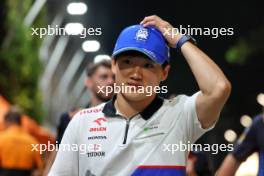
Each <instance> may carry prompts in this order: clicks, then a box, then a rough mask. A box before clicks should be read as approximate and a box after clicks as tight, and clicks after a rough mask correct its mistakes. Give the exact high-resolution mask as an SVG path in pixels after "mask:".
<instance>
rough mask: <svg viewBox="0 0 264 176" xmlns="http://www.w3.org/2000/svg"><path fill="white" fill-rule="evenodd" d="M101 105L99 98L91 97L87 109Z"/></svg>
mask: <svg viewBox="0 0 264 176" xmlns="http://www.w3.org/2000/svg"><path fill="white" fill-rule="evenodd" d="M101 103H103V102H102V101H101V100H100V99H99V98H97V97H96V96H95V95H92V97H91V101H90V103H89V107H95V106H97V105H99V104H101Z"/></svg>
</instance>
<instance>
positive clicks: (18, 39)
mask: <svg viewBox="0 0 264 176" xmlns="http://www.w3.org/2000/svg"><path fill="white" fill-rule="evenodd" d="M36 2H37V0H36V1H33V0H25V1H19V0H16V1H15V0H2V1H1V2H0V44H1V50H0V67H1V69H0V95H1V96H3V97H4V98H5V99H6V100H7V101H9V102H10V103H12V104H19V105H20V106H21V107H22V108H23V109H24V110H25V112H26V113H27V114H28V115H30V116H31V117H32V118H34V119H36V120H37V121H38V123H40V124H41V125H43V126H45V127H46V128H47V129H49V130H51V131H52V132H53V133H54V127H55V126H56V123H57V121H58V118H59V115H60V113H61V112H64V111H66V110H67V109H69V108H70V107H71V106H72V105H73V104H74V105H75V104H77V105H80V106H83V105H85V103H87V102H88V100H89V95H88V94H87V93H86V92H85V88H84V86H83V85H81V84H82V83H81V84H80V85H81V86H80V87H79V88H75V87H74V86H75V85H79V83H78V82H77V80H79V79H81V78H82V76H81V75H82V73H83V70H84V68H85V66H86V65H87V63H92V62H93V58H94V57H95V56H96V55H98V54H107V55H111V53H112V50H113V47H114V44H115V41H116V38H117V37H118V35H119V33H120V32H121V30H122V29H123V28H124V27H126V26H129V25H132V24H137V23H139V22H140V21H141V20H142V19H143V18H144V17H145V16H148V15H153V14H155V15H158V16H160V17H161V18H163V19H164V20H166V21H168V22H169V23H170V24H172V25H173V26H174V27H179V25H182V26H183V27H185V28H187V25H190V27H193V28H210V29H212V28H233V32H234V35H222V36H221V35H219V36H218V38H212V35H208V36H205V35H202V36H199V35H197V36H193V37H194V38H195V39H196V40H197V43H198V46H199V48H201V49H202V50H203V51H204V52H205V53H206V54H208V55H209V56H210V57H211V58H212V59H213V60H214V61H215V62H216V63H217V64H218V65H219V67H220V68H221V69H222V70H223V72H224V73H225V75H226V76H227V78H228V79H229V80H230V82H231V84H232V93H231V96H230V98H229V100H228V102H227V104H226V105H225V107H224V110H223V112H222V114H221V118H220V120H219V122H218V123H217V125H216V127H215V128H214V129H213V130H212V131H210V132H208V133H206V135H204V136H203V137H202V138H201V139H200V140H199V141H198V143H209V144H213V143H218V144H221V143H226V144H228V141H226V140H225V138H224V133H225V131H226V130H228V129H232V130H233V131H235V132H236V133H237V135H238V136H239V135H240V134H241V133H242V131H243V130H244V127H243V126H242V125H241V123H240V117H241V116H242V115H245V114H246V115H249V116H250V117H252V118H253V117H254V116H255V115H257V114H259V113H261V112H262V107H261V105H259V104H258V102H257V100H256V98H257V96H258V94H259V93H264V81H263V76H264V44H263V43H264V15H263V1H260V0H251V1H227V0H222V1H174V0H163V1H154V0H152V1H150V0H145V1H139V0H127V1H121V0H111V1H107V0H105V1H103V0H96V1H95V0H93V1H89V0H86V1H78V2H84V3H85V4H86V5H87V7H88V10H87V12H86V13H85V14H83V15H76V16H72V15H69V14H68V13H67V10H66V9H67V5H68V4H69V3H70V2H74V1H71V0H47V1H42V3H43V2H44V4H43V6H42V8H41V10H40V11H39V13H38V14H37V16H36V18H35V19H34V20H33V22H32V23H31V24H30V25H28V26H27V25H25V21H24V19H25V17H26V15H27V14H28V12H29V9H30V8H32V5H33V4H34V3H36ZM76 2H77V1H76ZM39 3H40V4H41V1H39ZM56 20H57V21H56ZM56 22H58V24H57V23H56ZM69 22H79V23H82V24H83V26H84V27H86V28H90V27H92V28H97V27H100V28H102V35H101V36H88V35H87V37H86V38H84V39H82V38H80V37H79V36H70V37H68V38H67V39H66V40H65V41H66V42H67V43H66V46H65V48H64V49H62V53H61V55H60V57H61V58H60V60H59V61H58V63H57V65H56V66H54V70H53V73H52V74H50V75H49V74H48V75H49V77H46V78H45V79H46V80H47V79H48V78H50V79H49V82H48V83H47V82H45V81H44V82H45V85H44V84H43V80H45V79H44V78H43V77H44V76H43V75H45V71H46V70H45V69H46V68H47V66H48V65H49V62H52V60H50V58H52V55H53V54H54V53H53V51H54V50H55V49H56V47H57V46H56V45H57V44H58V42H60V39H61V38H60V36H54V37H50V38H49V39H50V40H49V41H50V43H49V42H46V41H45V40H46V39H45V38H44V39H40V38H39V37H38V36H32V35H31V33H32V31H31V29H30V28H31V27H47V25H51V24H52V23H53V24H57V25H58V26H60V27H63V26H65V24H67V23H69ZM22 26H24V27H22ZM25 26H27V27H25ZM47 38H48V37H47ZM87 39H89V40H98V41H99V42H100V44H101V47H100V49H99V50H98V51H97V52H93V53H91V52H90V53H88V52H86V53H84V56H83V60H82V61H81V63H80V66H79V67H78V69H77V70H76V71H75V72H74V73H72V79H71V80H70V81H69V84H68V88H67V89H66V90H64V91H62V92H63V93H62V94H61V95H60V97H59V98H58V97H57V92H58V91H59V89H58V87H59V82H60V79H61V77H62V76H63V74H64V72H65V70H66V68H67V66H68V65H69V63H70V62H71V60H72V58H73V57H74V54H75V53H76V52H77V51H79V50H80V49H81V48H82V43H83V42H84V41H85V40H87ZM45 42H46V43H49V44H48V46H47V47H45V45H44V44H46V43H45ZM61 42H62V43H63V41H61ZM41 48H42V49H41ZM43 48H44V49H43ZM170 53H171V70H170V74H169V78H168V80H167V81H166V82H165V83H164V84H165V85H168V89H169V94H168V95H165V97H169V95H170V94H187V95H191V94H193V93H194V92H195V91H197V90H198V85H197V84H196V81H195V79H194V77H193V75H192V73H191V70H190V69H189V67H188V65H187V63H186V61H185V59H184V58H183V57H182V56H181V54H180V53H178V52H177V51H176V50H175V49H171V50H170ZM58 55H59V54H58ZM24 65H25V67H24ZM17 75H19V76H17ZM39 87H40V89H39ZM27 90H28V91H27ZM75 90H76V91H77V92H74V91H75ZM21 92H23V93H21ZM59 92H61V91H59ZM67 101H68V102H70V103H66V104H65V103H64V104H63V103H60V102H67ZM226 154H227V153H226V152H221V153H219V154H217V155H212V154H210V153H208V156H209V159H210V163H211V167H212V168H213V170H214V171H216V169H217V168H218V167H219V165H220V164H221V162H222V160H223V159H224V157H225V155H226Z"/></svg>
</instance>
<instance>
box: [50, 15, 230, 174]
mask: <svg viewBox="0 0 264 176" xmlns="http://www.w3.org/2000/svg"><path fill="white" fill-rule="evenodd" d="M172 29H173V27H172V26H171V25H170V24H169V23H168V22H166V21H164V20H162V19H161V18H159V17H157V16H149V17H146V18H144V20H143V21H142V22H141V25H134V26H129V27H127V28H126V29H124V30H123V31H122V32H121V34H120V35H119V37H118V39H117V42H116V45H115V48H114V52H113V55H112V57H113V59H112V71H113V72H114V74H115V78H116V86H117V88H116V92H118V93H117V94H116V96H114V97H113V99H111V100H110V101H109V102H107V103H104V104H101V105H99V106H97V107H94V108H90V109H85V110H82V111H80V112H78V113H77V115H76V117H74V118H73V120H72V121H71V123H70V124H69V126H68V128H67V130H66V131H65V135H64V137H63V139H62V144H73V143H76V144H78V145H82V144H85V145H86V146H87V148H86V149H87V150H86V151H85V152H83V148H80V150H79V152H76V151H59V152H58V155H57V157H56V160H55V162H54V165H53V166H52V169H51V172H50V174H49V175H50V176H57V175H60V176H62V175H64V176H66V175H67V176H68V175H69V176H70V175H71V176H73V175H96V176H101V175H102V176H105V175H114V176H125V175H133V176H135V175H152V176H153V175H159V176H163V175H185V163H186V157H187V154H188V151H176V152H174V154H172V153H171V152H168V151H169V150H167V149H170V144H179V143H180V142H183V143H187V142H188V141H190V142H192V143H193V142H194V141H195V140H196V139H198V138H199V137H200V136H201V135H202V134H203V133H204V132H206V131H207V130H209V129H211V128H212V126H213V125H214V124H215V122H216V121H217V119H218V117H219V114H220V111H221V109H222V108H223V106H224V103H225V102H226V100H227V98H228V96H229V94H230V89H231V88H230V87H231V86H230V83H229V81H228V80H227V79H226V77H225V76H224V74H223V73H222V71H221V70H220V69H219V68H218V67H217V66H216V64H215V63H214V62H213V61H212V60H211V59H210V58H209V57H208V56H207V55H205V54H204V53H203V52H202V51H201V50H200V49H198V48H197V47H196V46H195V45H194V44H192V43H191V42H190V39H191V38H190V37H189V36H182V35H180V34H177V35H176V36H174V35H172V33H167V32H165V31H170V30H172ZM162 34H163V36H162ZM165 39H166V41H165ZM166 42H167V43H168V44H169V46H171V47H173V48H175V46H177V49H178V50H179V51H181V53H182V54H183V55H184V57H185V59H186V60H187V62H188V64H189V65H190V67H191V69H192V72H193V73H194V75H195V78H196V80H197V82H198V85H199V87H200V90H201V91H199V92H198V93H196V94H194V95H193V96H191V97H188V96H185V95H181V96H177V97H175V98H174V99H171V100H163V99H161V98H159V97H158V96H157V95H156V93H157V92H159V90H160V89H159V87H157V86H159V84H160V82H161V81H164V80H165V79H166V78H167V76H168V72H169V69H170V66H169V57H168V54H169V50H168V46H167V44H166ZM122 88H123V89H122ZM127 88H129V90H130V91H126V90H127ZM142 88H144V89H145V90H147V89H148V90H149V88H151V90H152V94H151V95H149V94H148V92H147V91H142ZM120 90H121V91H120ZM165 146H166V148H165ZM81 150H82V151H81ZM83 153H85V154H83ZM65 161H66V162H65Z"/></svg>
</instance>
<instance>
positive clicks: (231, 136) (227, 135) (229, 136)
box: [224, 129, 237, 142]
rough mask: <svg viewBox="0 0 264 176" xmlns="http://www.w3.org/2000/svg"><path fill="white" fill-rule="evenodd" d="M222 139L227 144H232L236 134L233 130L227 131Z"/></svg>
mask: <svg viewBox="0 0 264 176" xmlns="http://www.w3.org/2000/svg"><path fill="white" fill-rule="evenodd" d="M224 137H225V139H226V140H227V141H228V142H234V141H235V140H236V138H237V134H236V132H234V131H233V130H230V129H229V130H226V131H225V134H224Z"/></svg>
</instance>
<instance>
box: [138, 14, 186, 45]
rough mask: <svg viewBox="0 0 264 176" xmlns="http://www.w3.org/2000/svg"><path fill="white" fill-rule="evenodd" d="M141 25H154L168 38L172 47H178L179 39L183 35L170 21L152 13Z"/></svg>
mask: <svg viewBox="0 0 264 176" xmlns="http://www.w3.org/2000/svg"><path fill="white" fill-rule="evenodd" d="M140 24H141V25H143V26H144V27H147V26H154V27H156V28H157V29H158V30H159V31H161V33H162V34H163V36H164V37H165V38H166V40H167V41H168V43H169V46H170V47H172V48H175V47H176V43H177V41H178V40H179V39H180V38H181V35H180V34H179V32H178V30H177V29H176V28H173V26H172V25H171V24H170V23H168V22H167V21H164V20H163V19H161V18H160V17H158V16H156V15H151V16H147V17H145V18H144V19H143V20H142V21H141V22H140Z"/></svg>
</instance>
